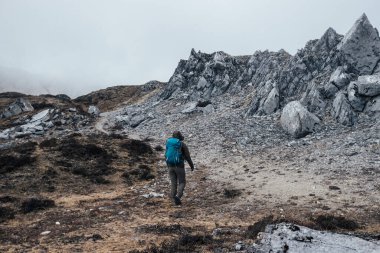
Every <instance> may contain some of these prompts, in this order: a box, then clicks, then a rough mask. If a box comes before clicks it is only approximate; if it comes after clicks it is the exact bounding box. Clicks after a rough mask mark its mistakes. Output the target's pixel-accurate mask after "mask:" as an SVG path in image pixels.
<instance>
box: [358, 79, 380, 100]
mask: <svg viewBox="0 0 380 253" xmlns="http://www.w3.org/2000/svg"><path fill="white" fill-rule="evenodd" d="M357 86H358V93H359V94H360V95H363V96H368V97H374V96H377V95H379V94H380V75H371V76H369V75H367V76H359V78H358V81H357Z"/></svg>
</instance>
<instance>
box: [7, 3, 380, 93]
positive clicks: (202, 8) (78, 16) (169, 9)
mask: <svg viewBox="0 0 380 253" xmlns="http://www.w3.org/2000/svg"><path fill="white" fill-rule="evenodd" d="M379 10H380V1H377V0H361V1H357V0H335V1H332V0H320V1H306V0H278V1H269V0H265V1H263V0H261V1H255V0H191V1H190V0H189V1H185V0H183V1H181V0H161V1H157V0H135V1H132V0H129V1H128V0H125V1H117V0H108V1H106V0H104V1H95V0H61V1H59V0H54V1H53V0H0V92H3V91H20V92H24V93H32V94H39V93H52V94H57V93H65V94H68V95H69V96H71V97H76V96H78V95H82V94H85V93H88V92H91V91H94V90H97V89H100V88H105V87H109V86H114V85H130V84H143V83H145V82H147V81H150V80H159V81H168V79H169V78H170V76H171V75H172V73H173V72H174V70H175V67H176V66H177V64H178V61H179V60H180V59H187V58H188V56H189V54H190V50H191V49H192V48H195V49H196V50H201V51H202V52H208V53H212V52H214V51H220V50H221V51H224V52H226V53H229V54H231V55H250V54H253V53H254V52H255V51H256V50H265V49H269V50H274V51H277V50H279V49H285V50H286V51H288V52H290V53H291V54H294V53H296V52H297V50H298V49H300V48H302V47H303V46H304V45H305V43H306V42H307V41H308V40H310V39H316V38H319V37H321V36H322V34H323V33H324V31H325V30H326V29H327V28H328V27H333V28H334V29H335V30H336V31H337V32H338V33H340V34H345V33H346V32H347V31H348V29H349V28H350V27H351V26H352V25H353V23H354V22H355V20H356V19H357V18H358V17H359V16H360V15H361V14H362V13H363V12H365V13H366V14H367V16H368V18H369V19H370V21H371V23H372V24H373V25H374V26H375V27H380V16H379V15H378V11H379Z"/></svg>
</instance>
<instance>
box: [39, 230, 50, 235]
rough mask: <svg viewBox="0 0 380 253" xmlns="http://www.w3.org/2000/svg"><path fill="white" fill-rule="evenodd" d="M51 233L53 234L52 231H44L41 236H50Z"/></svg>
mask: <svg viewBox="0 0 380 253" xmlns="http://www.w3.org/2000/svg"><path fill="white" fill-rule="evenodd" d="M50 233H51V231H44V232H42V233H41V235H48V234H50Z"/></svg>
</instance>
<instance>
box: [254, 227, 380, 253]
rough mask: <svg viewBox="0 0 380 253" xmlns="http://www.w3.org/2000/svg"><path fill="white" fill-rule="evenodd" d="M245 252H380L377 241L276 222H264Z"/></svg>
mask: <svg viewBox="0 0 380 253" xmlns="http://www.w3.org/2000/svg"><path fill="white" fill-rule="evenodd" d="M247 252H248V253H253V252H255V253H263V252H289V253H290V252H292V253H304V252H313V253H325V252H346V253H351V252H352V253H354V252H380V244H379V242H377V241H367V240H364V239H361V238H359V237H356V236H352V235H346V234H337V233H332V232H327V231H317V230H313V229H310V228H307V227H303V226H298V225H294V224H289V223H279V224H276V225H268V226H266V228H265V232H264V233H261V235H260V239H259V241H258V242H257V243H256V244H254V245H253V246H252V247H249V248H248V249H247Z"/></svg>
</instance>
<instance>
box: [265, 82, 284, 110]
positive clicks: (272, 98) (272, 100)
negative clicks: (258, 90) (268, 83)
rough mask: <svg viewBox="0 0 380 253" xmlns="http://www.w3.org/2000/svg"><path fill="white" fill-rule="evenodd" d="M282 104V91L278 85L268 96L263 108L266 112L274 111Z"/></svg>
mask: <svg viewBox="0 0 380 253" xmlns="http://www.w3.org/2000/svg"><path fill="white" fill-rule="evenodd" d="M279 105H280V92H279V90H278V88H277V87H274V88H273V89H272V90H271V92H270V93H269V95H268V97H267V98H266V100H265V102H264V104H263V106H262V109H263V111H264V113H265V114H272V113H274V112H275V111H276V110H277V109H278V107H279Z"/></svg>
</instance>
